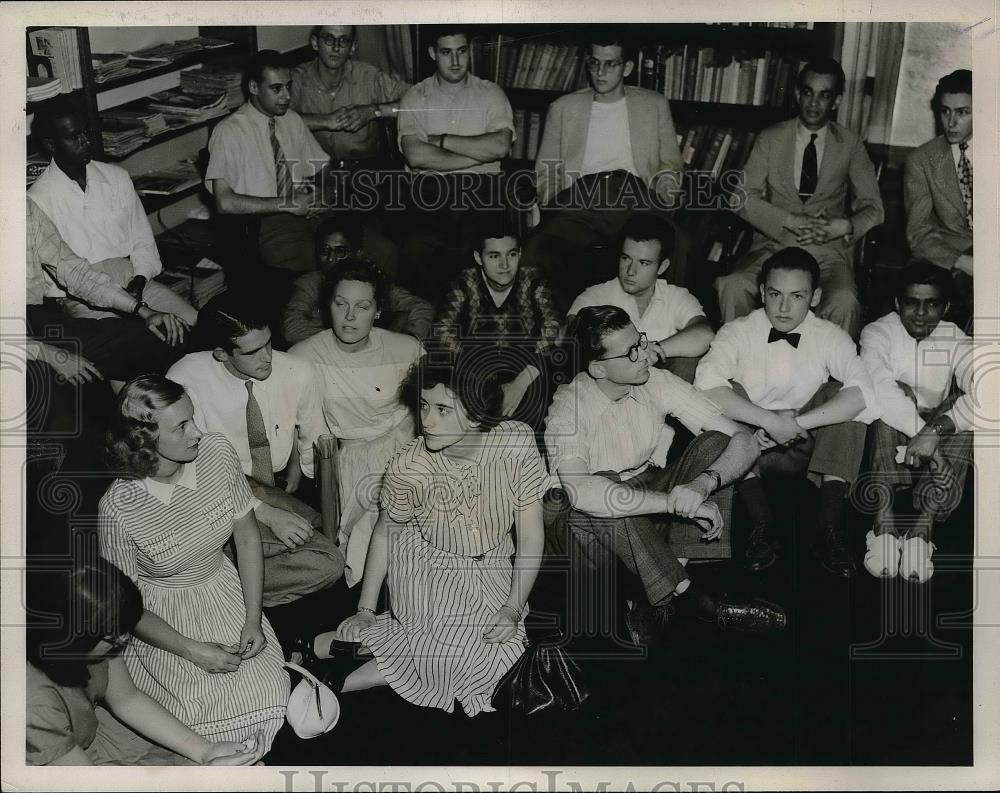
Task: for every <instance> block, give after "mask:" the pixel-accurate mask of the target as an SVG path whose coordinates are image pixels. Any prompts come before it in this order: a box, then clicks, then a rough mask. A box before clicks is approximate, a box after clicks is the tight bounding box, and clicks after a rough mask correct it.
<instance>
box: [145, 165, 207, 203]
mask: <svg viewBox="0 0 1000 793" xmlns="http://www.w3.org/2000/svg"><path fill="white" fill-rule="evenodd" d="M200 183H201V176H200V175H199V174H198V171H197V169H196V168H195V167H194V164H193V163H190V162H187V161H185V160H182V161H181V162H179V163H176V164H175V165H172V166H169V167H167V168H159V169H157V170H155V171H150V172H149V173H144V174H142V175H141V176H137V177H135V178H134V179H133V180H132V184H133V185H134V186H135V191H136V192H137V193H139V194H140V195H174V194H175V193H179V192H181V191H182V190H187V189H188V188H189V187H193V186H194V185H197V184H200Z"/></svg>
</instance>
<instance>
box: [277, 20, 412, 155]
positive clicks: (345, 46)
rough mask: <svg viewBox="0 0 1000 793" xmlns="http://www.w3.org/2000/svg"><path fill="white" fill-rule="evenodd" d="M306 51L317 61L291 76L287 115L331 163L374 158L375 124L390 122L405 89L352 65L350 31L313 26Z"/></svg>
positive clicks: (354, 48)
mask: <svg viewBox="0 0 1000 793" xmlns="http://www.w3.org/2000/svg"><path fill="white" fill-rule="evenodd" d="M309 46H310V47H312V48H313V50H314V51H315V52H316V58H315V59H314V60H312V61H310V62H309V63H305V64H303V65H301V66H299V67H297V68H296V69H295V70H294V71H293V72H292V109H293V110H295V111H296V112H298V113H299V115H301V116H302V120H303V121H305V122H306V126H307V127H308V128H309V129H310V130H311V131H312V133H313V135H315V137H316V140H318V141H319V144H320V146H322V147H323V148H324V149H325V150H326V151H327V153H328V154H329V155H330V157H331V158H332V159H333V160H334V161H338V160H367V159H372V158H375V157H377V156H379V154H380V152H379V130H378V125H379V122H380V121H381V120H382V119H384V118H386V119H388V118H395V116H396V111H397V109H398V107H399V99H400V97H401V96H402V95H403V94H404V93H406V90H407V89H408V88H409V87H410V86H409V84H408V83H405V82H403V81H402V80H400V79H399V78H397V77H395V76H394V75H391V74H387V73H386V72H383V71H382V70H381V69H378V68H377V67H375V66H372V65H371V64H370V63H365V62H364V61H358V60H355V59H354V57H353V56H354V54H355V52H356V51H357V46H358V42H357V28H356V27H355V26H354V25H316V26H314V27H313V29H312V30H311V31H310V33H309Z"/></svg>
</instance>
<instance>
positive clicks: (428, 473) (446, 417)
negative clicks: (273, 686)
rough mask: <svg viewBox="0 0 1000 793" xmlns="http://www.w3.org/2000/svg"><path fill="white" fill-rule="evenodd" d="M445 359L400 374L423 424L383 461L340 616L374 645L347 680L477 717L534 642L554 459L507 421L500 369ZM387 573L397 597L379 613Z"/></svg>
mask: <svg viewBox="0 0 1000 793" xmlns="http://www.w3.org/2000/svg"><path fill="white" fill-rule="evenodd" d="M435 360H440V359H435V358H433V357H432V356H426V357H425V358H423V359H422V360H421V362H420V363H419V364H418V365H417V366H415V367H414V368H413V369H412V370H411V371H410V373H409V375H408V376H407V379H406V380H405V381H404V383H403V386H402V393H403V395H404V398H405V399H406V400H407V401H408V402H409V403H410V404H413V405H415V406H416V407H417V408H418V413H419V416H420V432H421V434H420V435H418V436H417V438H416V439H415V440H414V441H412V442H411V443H410V444H409V445H407V446H406V447H404V448H403V449H402V450H401V451H400V452H399V454H397V455H396V457H394V458H393V459H392V461H391V462H390V463H389V466H388V468H387V469H386V473H385V479H384V481H383V484H382V494H381V507H382V512H381V514H380V516H379V520H378V523H377V524H376V527H375V533H374V534H373V536H372V544H371V546H370V548H369V550H368V561H367V564H366V566H365V575H364V582H363V584H362V587H361V597H360V600H359V605H358V612H357V614H355V615H354V616H352V617H349V618H348V619H346V620H345V621H344V622H343V623H342V624H341V626H340V632H341V634H342V635H343V636H344V637H345V638H347V639H350V640H359V639H360V640H361V641H363V642H364V644H365V645H366V646H367V647H368V648H370V649H371V651H372V653H373V654H374V656H375V657H374V659H373V660H372V661H369V662H368V663H367V664H365V665H364V666H362V667H361V668H359V669H357V670H355V671H354V672H352V673H351V674H350V675H349V676H348V677H347V678H346V679H345V681H344V683H343V688H342V690H343V691H345V692H346V691H354V690H359V689H363V688H369V687H371V686H375V685H384V684H388V685H390V686H392V688H393V689H394V690H395V691H396V692H397V693H398V694H399V695H400V696H402V697H403V698H404V699H406V700H408V701H409V702H412V703H414V704H416V705H423V706H426V707H436V708H441V709H443V710H446V711H449V712H451V711H452V710H453V709H454V706H455V701H456V700H457V701H458V702H459V704H460V705H461V706H462V709H463V711H464V712H465V713H466V715H469V716H474V715H476V714H477V713H479V712H481V711H490V710H493V708H492V706H491V705H490V699H491V697H492V695H493V689H494V688H495V686H496V683H497V681H498V680H499V679H500V678H501V677H502V676H503V675H504V674H505V673H506V672H507V671H508V670H509V669H510V668H511V666H513V665H514V663H515V661H517V659H518V658H519V657H520V655H521V653H522V652H523V650H524V641H525V634H524V613H525V610H526V607H527V601H528V595H529V593H530V592H531V588H532V586H533V584H534V582H535V577H536V575H537V573H538V566H539V562H540V561H541V555H542V507H541V497H542V493H543V488H544V484H545V471H544V467H543V465H542V460H541V457H540V456H539V453H538V447H537V446H536V444H535V439H534V434H533V433H532V430H531V428H530V427H528V425H526V424H523V423H520V422H515V421H504V422H500V423H498V417H499V416H500V415H501V407H502V402H503V394H502V391H501V390H500V387H499V385H498V383H497V381H496V378H495V377H494V376H491V375H484V374H483V373H482V370H481V369H480V368H477V367H475V366H474V365H465V366H463V365H461V364H460V363H456V362H454V361H449V362H448V363H436V362H432V361H435ZM512 528H513V532H512V531H511V529H512ZM515 534H516V539H517V543H516V549H515V542H514V535H515ZM512 556H513V557H514V561H513V565H512V564H511V557H512ZM387 576H388V586H389V600H390V609H389V611H388V612H386V613H384V614H380V615H378V616H376V614H375V606H376V603H377V599H378V593H379V589H380V588H381V586H382V582H383V580H385V579H386V577H387Z"/></svg>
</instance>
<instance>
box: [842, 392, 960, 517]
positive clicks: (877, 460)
mask: <svg viewBox="0 0 1000 793" xmlns="http://www.w3.org/2000/svg"><path fill="white" fill-rule="evenodd" d="M898 385H899V386H900V388H902V389H903V390H904V391H905V392H906V393H907V396H909V397H910V399H913V401H914V402H916V397H915V396H914V395H913V391H912V390H911V389H910V388H908V387H907V386H906V384H904V383H898ZM956 397H957V394H954V395H952V396H950V397H949V398H948V399H946V400H945V401H944V402H942V403H941V404H940V405H938V406H937V407H936V408H930V409H928V410H922V411H920V417H921V418H922V419H924V421H930V420H932V419H933V418H935V417H937V416H938V415H940V414H942V413H945V412H946V411H947V410H949V409H950V408H951V406H952V404H953V403H954V401H955V399H956ZM909 442H910V439H909V438H907V437H906V435H904V434H903V433H902V432H900V431H899V430H897V429H894V428H893V427H890V426H889V425H888V424H886V423H885V422H884V421H881V420H879V421H875V422H872V425H871V430H870V431H869V443H870V446H871V464H870V472H869V473H868V474H866V475H865V476H864V477H862V478H861V479H860V480H859V481H858V483H857V486H856V490H857V498H856V500H858V501H859V502H860V503H862V504H870V503H878V502H880V501H882V500H884V499H888V502H889V503H890V504H891V503H892V500H893V496H894V494H895V491H896V490H899V489H901V488H906V487H912V488H913V506H914V507H915V508H916V509H917V510H919V511H920V512H922V513H923V514H925V515H929V516H930V517H931V518H932V519H933V520H934V521H935V522H936V523H940V522H942V521H944V520H946V519H947V518H948V516H949V515H951V513H952V512H953V511H954V510H955V508H956V507H957V506H958V505H959V504H960V503H961V502H962V496H963V494H964V493H965V476H966V473H967V472H968V470H969V464H970V463H971V462H972V450H973V434H972V433H971V432H957V433H954V434H953V435H943V436H941V442H940V444H939V445H938V450H939V451H940V452H941V456H942V457H943V458H944V459H945V461H947V463H948V470H946V471H943V472H933V471H931V470H930V468H928V467H927V466H926V465H925V466H923V467H921V468H919V469H918V470H913V469H912V468H908V467H907V466H905V465H902V464H900V463H897V462H896V447H897V446H906V445H907V444H908V443H909Z"/></svg>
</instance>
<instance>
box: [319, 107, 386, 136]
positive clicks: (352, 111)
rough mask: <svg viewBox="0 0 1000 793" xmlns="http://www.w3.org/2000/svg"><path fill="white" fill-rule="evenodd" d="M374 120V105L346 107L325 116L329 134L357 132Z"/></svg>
mask: <svg viewBox="0 0 1000 793" xmlns="http://www.w3.org/2000/svg"><path fill="white" fill-rule="evenodd" d="M374 119H375V105H348V106H346V107H338V108H337V109H336V110H334V111H333V112H332V113H330V114H329V115H328V116H327V121H326V128H327V129H328V130H330V131H331V132H357V131H358V130H359V129H361V128H362V127H363V126H364V125H365V124H368V123H369V122H371V121H373V120H374Z"/></svg>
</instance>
